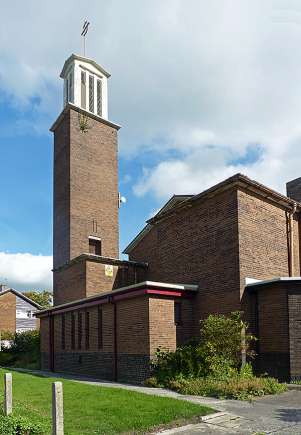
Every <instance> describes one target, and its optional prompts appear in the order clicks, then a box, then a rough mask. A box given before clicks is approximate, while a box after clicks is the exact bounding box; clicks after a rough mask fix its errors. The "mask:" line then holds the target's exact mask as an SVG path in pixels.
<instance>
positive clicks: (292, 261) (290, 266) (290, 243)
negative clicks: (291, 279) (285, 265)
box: [289, 202, 297, 276]
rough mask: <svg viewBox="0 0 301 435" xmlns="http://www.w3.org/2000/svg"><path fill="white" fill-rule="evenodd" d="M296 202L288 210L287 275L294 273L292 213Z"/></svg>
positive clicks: (294, 211)
mask: <svg viewBox="0 0 301 435" xmlns="http://www.w3.org/2000/svg"><path fill="white" fill-rule="evenodd" d="M296 209H297V204H296V203H295V202H294V205H293V208H292V211H291V212H289V235H290V237H289V276H293V275H294V214H295V213H296Z"/></svg>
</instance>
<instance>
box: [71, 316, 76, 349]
mask: <svg viewBox="0 0 301 435" xmlns="http://www.w3.org/2000/svg"><path fill="white" fill-rule="evenodd" d="M71 349H72V350H74V349H75V314H74V313H71Z"/></svg>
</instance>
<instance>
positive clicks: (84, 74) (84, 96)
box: [80, 71, 87, 109]
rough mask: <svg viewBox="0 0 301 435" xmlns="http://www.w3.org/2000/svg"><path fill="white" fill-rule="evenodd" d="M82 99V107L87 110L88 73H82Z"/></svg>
mask: <svg viewBox="0 0 301 435" xmlns="http://www.w3.org/2000/svg"><path fill="white" fill-rule="evenodd" d="M80 99H81V106H82V108H83V109H86V108H87V105H86V104H87V103H86V73H85V71H81V79H80Z"/></svg>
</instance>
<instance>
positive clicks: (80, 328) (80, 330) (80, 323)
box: [77, 311, 83, 349]
mask: <svg viewBox="0 0 301 435" xmlns="http://www.w3.org/2000/svg"><path fill="white" fill-rule="evenodd" d="M77 321H78V325H77V326H78V331H77V332H78V337H77V339H78V348H79V349H81V348H82V336H83V316H82V313H81V312H80V311H79V313H78V319H77Z"/></svg>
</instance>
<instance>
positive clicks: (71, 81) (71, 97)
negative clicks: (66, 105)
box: [69, 71, 73, 103]
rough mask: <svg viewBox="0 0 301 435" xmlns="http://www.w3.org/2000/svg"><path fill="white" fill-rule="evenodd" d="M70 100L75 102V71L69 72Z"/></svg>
mask: <svg viewBox="0 0 301 435" xmlns="http://www.w3.org/2000/svg"><path fill="white" fill-rule="evenodd" d="M69 101H70V103H73V71H71V72H70V74H69Z"/></svg>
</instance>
